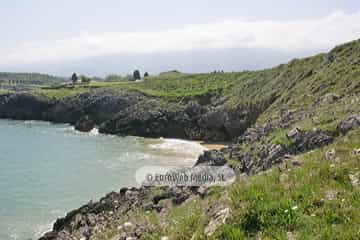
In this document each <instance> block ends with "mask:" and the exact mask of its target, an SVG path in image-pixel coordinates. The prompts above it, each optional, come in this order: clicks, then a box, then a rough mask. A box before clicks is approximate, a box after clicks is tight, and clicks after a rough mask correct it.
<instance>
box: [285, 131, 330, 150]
mask: <svg viewBox="0 0 360 240" xmlns="http://www.w3.org/2000/svg"><path fill="white" fill-rule="evenodd" d="M287 136H288V138H289V139H291V140H292V141H293V142H294V144H293V145H292V146H291V147H290V149H289V150H290V152H292V153H298V152H299V153H300V152H305V151H309V150H312V149H315V148H319V147H322V146H325V145H328V144H330V143H331V142H332V141H333V140H334V137H333V136H331V135H330V134H328V133H327V132H325V131H322V130H320V129H315V130H312V131H303V130H301V129H299V128H296V129H293V130H291V131H290V132H289V133H288V134H287Z"/></svg>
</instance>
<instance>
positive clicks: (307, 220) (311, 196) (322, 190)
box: [217, 131, 360, 239]
mask: <svg viewBox="0 0 360 240" xmlns="http://www.w3.org/2000/svg"><path fill="white" fill-rule="evenodd" d="M330 148H334V149H335V150H336V152H337V157H338V158H339V159H338V161H337V162H330V161H328V160H326V159H325V152H326V150H327V149H330ZM358 148H360V131H357V132H354V133H352V134H351V135H349V136H348V137H345V138H343V139H341V140H338V141H337V142H336V143H334V144H333V145H332V146H329V147H327V148H324V149H319V150H316V151H314V152H311V153H307V154H304V155H301V156H298V158H299V159H301V160H302V161H303V162H304V164H303V166H302V167H301V168H290V169H289V170H288V171H286V172H285V173H280V172H279V171H278V170H276V169H273V171H272V172H271V173H268V174H266V175H263V176H253V177H251V178H250V180H249V182H248V183H247V184H240V183H239V184H236V185H234V186H233V187H232V189H231V199H232V208H233V209H235V213H234V215H233V217H232V219H231V221H230V222H229V223H228V225H227V226H224V227H223V228H222V229H220V230H219V231H218V233H217V239H235V238H234V236H241V237H240V238H239V239H247V238H255V237H256V236H261V237H262V239H286V235H287V233H288V232H291V233H293V234H295V235H296V236H298V238H299V239H357V238H358V236H359V226H360V215H359V214H358V210H359V207H360V188H355V187H353V186H352V185H351V182H350V178H349V174H356V173H360V157H359V156H354V155H352V154H351V152H352V151H353V150H354V149H358ZM330 191H336V192H337V196H336V198H335V199H332V200H331V199H328V197H327V192H330Z"/></svg>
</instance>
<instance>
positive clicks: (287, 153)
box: [0, 90, 360, 240]
mask: <svg viewBox="0 0 360 240" xmlns="http://www.w3.org/2000/svg"><path fill="white" fill-rule="evenodd" d="M272 101H273V100H271V101H269V102H266V103H263V104H260V105H258V106H247V107H237V108H234V109H231V108H228V107H227V106H226V104H225V102H226V99H224V98H221V97H219V96H217V95H216V94H215V95H212V96H207V97H202V98H201V99H192V100H189V101H184V102H180V103H174V102H164V101H162V100H161V99H156V98H150V97H147V96H145V95H143V94H140V93H137V92H126V91H123V92H116V93H115V92H112V91H105V90H101V91H96V90H95V91H92V92H89V93H84V94H80V95H78V96H73V97H67V98H65V99H62V100H56V99H49V98H46V97H43V96H37V95H34V94H29V93H12V94H6V95H2V96H0V118H10V119H16V120H44V121H51V122H56V123H70V124H72V125H74V126H75V128H76V129H78V130H81V131H90V130H91V129H92V128H93V127H94V126H97V127H98V128H99V131H100V132H101V133H107V134H120V135H135V136H142V137H167V138H183V139H189V140H202V141H227V142H232V144H231V145H229V146H228V147H227V148H224V149H221V150H210V151H207V152H205V153H204V154H203V155H202V156H200V157H199V160H198V162H197V165H199V164H201V165H211V166H221V165H224V164H228V165H230V166H231V167H232V168H233V169H235V170H236V172H237V173H238V174H239V175H241V174H246V175H248V174H256V173H259V172H261V171H265V170H267V169H269V168H271V167H272V166H274V165H275V164H277V165H279V168H282V164H288V163H289V162H290V163H291V164H293V165H300V164H301V163H299V162H297V161H296V159H293V158H292V157H291V156H292V155H294V154H298V153H303V152H306V151H310V150H312V149H316V148H319V147H322V146H326V145H328V144H330V143H332V142H333V141H334V139H335V138H336V137H337V136H339V135H342V134H346V133H347V132H348V131H350V130H353V129H355V128H357V127H359V126H360V115H359V114H354V115H351V116H348V117H347V118H346V119H345V120H343V121H342V122H341V123H340V124H339V125H338V127H337V129H336V131H324V130H320V129H312V130H303V129H300V128H296V127H295V128H293V129H291V130H290V131H288V132H287V133H286V138H287V140H288V141H289V143H290V144H288V145H281V144H274V143H273V142H271V141H269V135H270V134H272V133H273V132H274V131H275V130H276V129H279V128H282V127H283V126H282V124H284V122H281V121H280V122H279V123H274V122H269V123H265V124H262V125H254V124H255V123H256V121H257V118H258V116H259V115H260V114H261V113H262V112H264V111H265V110H266V108H267V107H268V106H269V105H270V104H271V103H272ZM289 121H291V119H290V120H289ZM249 147H250V149H248V148H249ZM228 159H232V160H236V164H234V162H233V161H232V162H228ZM158 190H159V189H158V188H152V187H141V188H138V189H136V188H130V189H121V190H120V191H119V192H112V193H109V194H108V195H106V196H105V197H104V198H102V199H100V201H98V202H90V203H88V204H86V205H84V206H82V207H80V208H79V209H76V210H73V211H71V212H69V213H68V214H67V215H66V216H65V217H64V218H60V219H58V220H57V221H56V223H55V224H54V226H53V230H52V231H51V232H49V233H47V234H45V235H44V236H43V237H42V238H40V239H41V240H53V239H59V240H70V239H81V240H90V239H96V238H95V232H99V231H100V232H101V230H102V229H106V228H107V227H108V224H110V223H111V222H113V221H115V220H116V219H118V218H120V217H121V216H123V215H126V214H128V213H129V212H131V211H133V209H141V210H143V211H157V212H161V211H162V210H163V208H166V207H167V206H164V205H160V204H159V202H160V201H161V200H166V201H170V202H172V204H175V205H178V204H181V203H183V202H184V201H186V200H187V199H189V198H194V197H200V198H201V197H203V196H204V195H206V191H207V190H206V189H204V188H203V187H193V188H189V187H175V188H174V187H171V188H170V187H167V188H161V194H160V193H155V194H154V192H158ZM128 225H129V224H128ZM121 227H122V228H124V229H126V231H125V230H124V231H122V232H124V235H122V236H117V237H118V239H138V238H140V237H141V236H142V235H143V234H144V233H146V232H147V231H151V227H145V226H143V225H139V226H137V225H136V224H135V225H134V224H131V226H130V225H129V226H121ZM118 239H116V240H118Z"/></svg>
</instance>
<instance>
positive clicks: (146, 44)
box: [0, 0, 360, 76]
mask: <svg viewBox="0 0 360 240" xmlns="http://www.w3.org/2000/svg"><path fill="white" fill-rule="evenodd" d="M0 3H1V5H0V6H1V8H0V29H1V30H2V36H1V38H0V72H42V73H49V74H54V75H60V76H69V75H70V74H71V73H72V72H79V73H81V74H86V75H89V76H106V75H108V74H113V73H115V74H126V73H129V72H132V71H133V70H134V69H140V70H141V71H148V72H150V74H156V73H159V72H162V71H168V70H173V69H177V70H180V71H183V72H209V71H214V70H225V71H241V70H253V69H261V68H267V67H272V66H275V65H277V64H280V63H283V62H286V61H289V60H291V59H292V58H295V57H304V56H308V55H313V54H317V53H320V52H324V51H328V50H330V49H331V48H332V47H334V46H335V45H337V44H341V43H344V42H348V41H351V40H355V39H358V38H360V24H359V22H360V1H359V0H342V1H340V0H302V1H298V0H296V1H295V0H272V1H270V0H222V1H218V0H182V1H171V0H151V1H147V0H142V1H140V0H131V1H124V0H103V1H98V0H96V1H95V0H76V1H75V0H72V1H71V0H61V1H48V0H0Z"/></svg>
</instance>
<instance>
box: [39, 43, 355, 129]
mask: <svg viewBox="0 0 360 240" xmlns="http://www.w3.org/2000/svg"><path fill="white" fill-rule="evenodd" d="M99 88H100V89H109V90H112V91H116V90H119V89H120V90H124V89H125V90H129V91H138V92H141V93H144V94H146V95H149V96H153V97H159V98H162V99H164V100H166V101H176V102H179V101H180V100H184V99H185V100H186V99H191V98H196V97H199V96H205V95H208V94H212V93H219V94H221V95H223V96H226V97H227V99H228V100H227V106H228V107H229V108H235V107H237V106H245V105H249V104H252V105H254V104H255V105H256V104H263V103H264V102H272V101H274V102H273V104H271V105H270V107H269V108H268V109H267V111H266V112H265V113H264V114H262V115H261V116H260V118H259V120H258V123H264V122H266V121H269V120H271V121H279V117H280V115H281V112H282V111H283V109H287V110H291V111H293V112H294V115H295V118H298V121H297V122H298V123H299V124H300V125H302V127H304V128H305V129H307V128H312V127H319V128H324V129H330V130H331V129H332V128H333V127H334V126H335V125H336V124H337V122H338V121H340V120H342V118H343V117H344V116H346V115H348V114H350V113H351V112H358V111H360V104H359V103H360V96H359V95H360V40H357V41H353V42H350V43H347V44H344V45H341V46H338V47H336V48H334V49H333V50H332V51H331V52H329V53H327V54H320V55H317V56H314V57H309V58H305V59H295V60H292V61H291V62H289V63H287V64H283V65H280V66H277V67H274V68H271V69H266V70H262V71H244V72H237V73H209V74H164V75H159V76H156V77H149V78H147V79H146V80H144V81H142V82H92V83H91V84H90V85H82V86H77V87H75V88H73V89H68V88H62V89H58V90H44V89H43V90H40V91H38V93H39V94H45V95H47V96H49V97H55V98H63V97H66V96H70V95H76V94H80V93H83V92H87V91H92V90H95V89H99ZM304 112H307V113H308V114H307V115H306V116H305V115H304V114H303V113H304ZM294 122H295V123H296V121H294Z"/></svg>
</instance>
